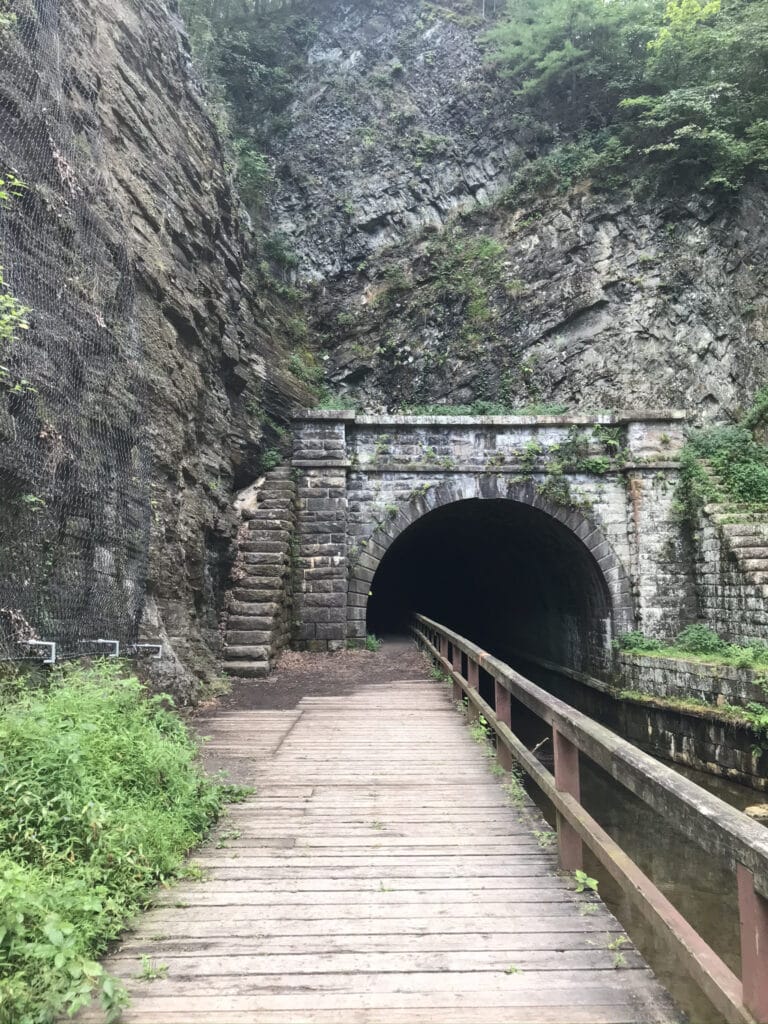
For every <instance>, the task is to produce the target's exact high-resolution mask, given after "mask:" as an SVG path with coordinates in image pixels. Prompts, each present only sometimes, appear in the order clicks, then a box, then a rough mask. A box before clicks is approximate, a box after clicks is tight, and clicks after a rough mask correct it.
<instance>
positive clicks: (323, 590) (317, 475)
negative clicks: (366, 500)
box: [293, 419, 348, 650]
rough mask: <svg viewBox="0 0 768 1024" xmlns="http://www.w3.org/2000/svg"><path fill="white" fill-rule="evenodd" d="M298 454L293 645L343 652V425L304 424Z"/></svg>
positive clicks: (341, 422)
mask: <svg viewBox="0 0 768 1024" xmlns="http://www.w3.org/2000/svg"><path fill="white" fill-rule="evenodd" d="M293 455H294V461H293V464H294V466H295V467H297V468H298V469H299V473H300V476H299V485H298V519H297V522H298V548H297V556H296V565H295V581H296V591H295V595H294V596H295V611H294V622H295V628H294V641H295V643H296V644H297V645H298V646H300V647H303V648H306V649H309V650H338V649H339V648H341V647H343V646H344V642H345V640H346V638H347V465H348V464H347V445H346V437H345V424H344V420H330V419H320V420H318V421H316V422H308V423H304V424H303V425H302V429H301V430H300V431H299V432H298V433H297V434H296V438H295V443H294V452H293Z"/></svg>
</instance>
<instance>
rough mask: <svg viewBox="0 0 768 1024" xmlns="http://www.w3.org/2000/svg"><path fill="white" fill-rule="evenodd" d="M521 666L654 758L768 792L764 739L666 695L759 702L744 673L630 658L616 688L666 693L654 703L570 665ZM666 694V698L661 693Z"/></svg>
mask: <svg viewBox="0 0 768 1024" xmlns="http://www.w3.org/2000/svg"><path fill="white" fill-rule="evenodd" d="M519 667H520V668H521V669H522V671H523V672H524V674H526V675H530V676H531V678H533V679H534V681H536V682H538V683H540V684H541V685H542V686H544V687H545V688H546V689H547V690H548V691H549V692H550V693H553V694H554V695H555V696H557V697H560V698H561V699H562V700H565V701H566V702H567V703H568V704H571V705H572V706H573V707H576V708H578V710H579V711H582V712H584V714H586V715H589V717H590V718H595V719H597V720H598V721H599V722H602V723H603V724H604V725H606V726H608V728H610V729H613V731H614V732H616V733H618V734H619V735H620V736H623V737H624V739H626V740H629V741H630V742H631V743H635V744H636V745H637V746H639V747H640V748H641V749H643V750H647V751H648V752H649V753H651V754H654V755H656V756H659V757H664V758H667V759H668V760H670V761H672V762H674V763H675V764H681V765H685V766H687V767H689V768H696V769H699V770H701V771H706V772H709V773H710V774H712V775H719V776H722V777H723V778H727V779H730V780H732V781H733V782H739V783H741V784H743V785H746V786H751V787H753V788H754V789H759V790H763V791H766V790H768V749H764V745H763V742H762V737H760V736H758V735H757V734H756V733H755V731H754V730H753V729H750V728H749V726H747V725H745V724H741V723H738V722H730V721H726V720H724V719H723V718H722V717H718V712H717V708H716V707H714V706H713V707H712V708H705V707H702V708H698V707H695V706H691V707H690V708H674V707H669V706H665V705H664V704H663V699H664V697H673V696H677V697H685V696H697V695H700V696H702V697H703V698H704V699H707V700H712V701H713V703H714V701H715V699H716V691H717V692H721V693H723V694H726V693H730V694H731V697H732V699H733V700H734V702H735V703H738V702H739V701H738V699H737V698H738V695H739V693H740V692H743V694H744V697H745V698H747V699H751V696H752V694H753V693H754V690H753V688H752V684H750V683H749V682H748V681H747V679H746V675H742V674H741V670H738V669H733V670H730V669H728V668H726V670H725V671H723V669H722V667H718V668H717V670H716V673H715V672H713V674H712V675H711V676H710V675H709V672H708V670H709V669H710V668H711V669H714V668H715V667H714V666H705V665H697V664H694V663H693V662H675V661H672V660H671V659H662V658H645V657H642V658H633V657H631V656H629V655H627V656H624V657H622V658H621V659H620V662H619V675H618V676H617V678H616V683H617V684H618V685H619V686H621V687H626V688H627V689H634V690H638V691H640V692H642V693H647V694H649V695H650V696H654V695H655V696H658V698H659V703H658V704H650V703H647V702H646V701H640V700H633V699H632V698H627V697H625V696H622V695H621V694H620V692H619V690H618V688H617V687H616V686H612V685H609V684H608V683H606V682H603V681H602V680H600V679H594V678H590V677H589V676H586V675H583V674H581V673H571V672H570V671H569V669H567V668H565V667H563V666H554V665H549V666H548V667H543V666H541V665H535V666H533V667H532V665H531V662H530V661H529V660H526V661H525V662H524V664H523V665H521V666H519ZM678 687H679V689H678ZM665 689H666V690H667V692H666V693H662V692H660V691H662V690H665ZM673 690H674V691H675V692H673ZM763 698H764V694H763Z"/></svg>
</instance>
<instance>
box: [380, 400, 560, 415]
mask: <svg viewBox="0 0 768 1024" xmlns="http://www.w3.org/2000/svg"><path fill="white" fill-rule="evenodd" d="M398 412H402V413H406V414H408V415H412V416H559V415H561V414H562V413H566V412H568V406H566V405H561V404H559V403H557V402H542V403H540V404H533V405H523V406H514V407H513V406H510V405H507V404H506V403H504V402H489V401H485V400H484V399H478V400H477V401H475V402H470V403H469V404H467V405H434V404H433V405H408V406H403V407H402V408H401V409H399V410H398Z"/></svg>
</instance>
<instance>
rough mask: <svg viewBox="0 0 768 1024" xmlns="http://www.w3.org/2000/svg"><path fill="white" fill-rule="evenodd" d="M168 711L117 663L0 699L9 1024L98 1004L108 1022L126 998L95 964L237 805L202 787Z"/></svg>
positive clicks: (1, 889) (0, 1004) (0, 940)
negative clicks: (94, 1000)
mask: <svg viewBox="0 0 768 1024" xmlns="http://www.w3.org/2000/svg"><path fill="white" fill-rule="evenodd" d="M171 704H172V702H171V700H170V698H168V697H164V696H158V697H152V698H149V697H147V695H146V693H145V691H144V688H143V687H142V686H141V684H140V683H139V682H138V681H137V680H136V679H133V678H121V676H120V667H119V666H116V665H115V664H113V663H97V664H96V665H95V666H93V667H91V668H85V667H69V668H67V667H65V668H62V669H60V670H59V671H58V672H57V673H56V674H55V675H54V676H53V677H52V679H51V682H50V685H49V686H47V687H46V688H38V689H29V688H27V687H25V686H23V685H19V684H18V683H16V684H15V685H12V686H7V687H6V689H5V690H4V691H3V694H2V704H0V750H2V759H0V849H2V853H0V1021H2V1022H3V1024H49V1022H51V1021H53V1020H54V1019H59V1017H60V1015H61V1014H63V1013H69V1014H72V1013H74V1012H75V1011H76V1010H77V1008H78V1007H80V1006H83V1005H85V1004H87V1003H88V1002H89V1000H90V998H91V996H92V995H98V997H99V998H100V1001H101V1005H102V1007H103V1009H104V1010H105V1011H106V1013H107V1014H108V1016H109V1017H110V1018H113V1017H114V1015H115V1014H116V1013H117V1012H118V1011H119V1009H120V1007H121V1006H123V1005H124V1003H125V997H124V993H123V990H122V988H121V986H120V985H119V983H117V982H116V981H114V979H112V978H110V977H109V976H108V975H107V974H105V972H104V971H103V969H102V968H101V966H100V965H99V964H98V963H97V962H96V961H95V959H94V958H95V957H96V956H98V955H99V954H100V953H101V952H103V950H104V949H105V946H106V944H107V942H108V941H109V940H111V939H114V938H115V937H116V936H117V935H118V934H119V933H120V930H121V928H122V927H123V925H124V923H125V921H126V919H127V918H128V917H129V916H130V915H131V914H133V913H134V912H135V911H137V910H138V909H140V908H141V907H143V906H144V905H145V904H146V902H147V900H148V899H149V897H150V896H151V894H152V891H153V889H154V888H155V886H156V885H157V884H158V883H159V882H167V881H169V880H171V879H173V878H174V876H176V875H177V873H178V872H179V870H180V868H181V864H182V858H183V856H184V854H185V853H186V851H187V850H188V849H189V848H190V847H191V846H193V845H194V844H195V843H196V842H198V841H199V839H200V838H201V836H203V835H204V834H205V832H206V831H207V829H208V828H209V826H210V825H211V823H212V822H213V821H214V820H215V819H216V817H217V815H218V814H219V812H220V810H221V806H222V801H223V800H224V799H227V798H236V797H238V796H240V792H239V791H236V790H235V789H234V788H232V787H224V786H221V785H218V784H216V783H214V782H212V781H208V780H206V779H205V778H204V776H203V775H202V774H201V772H200V770H199V769H198V767H197V765H196V764H195V756H196V752H197V750H196V746H195V743H194V742H193V741H192V739H191V738H190V736H189V734H188V732H187V730H186V728H185V726H184V725H183V723H182V722H181V720H180V719H179V718H178V717H177V716H176V715H175V714H174V713H173V710H172V707H171Z"/></svg>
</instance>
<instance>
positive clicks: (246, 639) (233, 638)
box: [227, 629, 272, 649]
mask: <svg viewBox="0 0 768 1024" xmlns="http://www.w3.org/2000/svg"><path fill="white" fill-rule="evenodd" d="M271 642H272V630H271V629H229V630H227V647H228V648H230V649H231V648H233V647H269V646H270V644H271Z"/></svg>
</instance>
